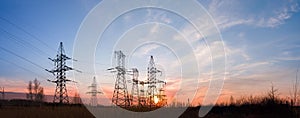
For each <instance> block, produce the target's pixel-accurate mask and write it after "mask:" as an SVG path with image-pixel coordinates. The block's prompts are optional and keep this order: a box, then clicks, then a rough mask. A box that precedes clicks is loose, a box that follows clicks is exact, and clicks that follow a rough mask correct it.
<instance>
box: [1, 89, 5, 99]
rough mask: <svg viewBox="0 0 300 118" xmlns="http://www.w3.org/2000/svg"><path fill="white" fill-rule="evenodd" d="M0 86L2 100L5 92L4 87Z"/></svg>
mask: <svg viewBox="0 0 300 118" xmlns="http://www.w3.org/2000/svg"><path fill="white" fill-rule="evenodd" d="M0 88H1V94H2V98H1V99H2V100H4V95H5V93H4V87H0Z"/></svg>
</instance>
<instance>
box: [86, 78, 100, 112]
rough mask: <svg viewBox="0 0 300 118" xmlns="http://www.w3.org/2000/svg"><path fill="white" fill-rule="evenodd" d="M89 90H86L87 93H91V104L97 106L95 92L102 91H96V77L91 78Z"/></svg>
mask: <svg viewBox="0 0 300 118" xmlns="http://www.w3.org/2000/svg"><path fill="white" fill-rule="evenodd" d="M89 88H91V91H89V92H87V94H91V106H97V105H98V100H97V94H102V92H100V91H98V90H97V89H98V88H97V82H96V77H94V78H93V83H92V84H91V86H89Z"/></svg>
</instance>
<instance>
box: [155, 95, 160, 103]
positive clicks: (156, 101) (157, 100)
mask: <svg viewBox="0 0 300 118" xmlns="http://www.w3.org/2000/svg"><path fill="white" fill-rule="evenodd" d="M158 102H159V99H158V98H157V96H154V103H155V104H157V103H158Z"/></svg>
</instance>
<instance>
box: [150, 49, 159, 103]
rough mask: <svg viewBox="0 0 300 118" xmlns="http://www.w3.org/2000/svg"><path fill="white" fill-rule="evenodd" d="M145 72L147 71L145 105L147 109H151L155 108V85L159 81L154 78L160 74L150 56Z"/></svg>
mask: <svg viewBox="0 0 300 118" xmlns="http://www.w3.org/2000/svg"><path fill="white" fill-rule="evenodd" d="M147 70H148V74H147V75H148V78H147V81H148V83H149V85H148V90H147V97H148V100H147V104H148V106H149V107H153V106H156V105H155V101H154V97H155V96H156V95H157V94H158V93H157V87H156V85H157V83H159V81H158V80H157V78H156V74H157V73H161V71H160V70H158V69H157V68H156V66H155V63H154V59H153V56H152V55H151V56H150V61H149V64H148V68H147Z"/></svg>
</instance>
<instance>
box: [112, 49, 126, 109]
mask: <svg viewBox="0 0 300 118" xmlns="http://www.w3.org/2000/svg"><path fill="white" fill-rule="evenodd" d="M115 58H116V63H117V66H116V67H114V68H110V69H107V70H110V71H111V72H116V74H117V76H116V82H115V89H114V93H113V97H112V103H114V104H115V105H117V106H120V107H129V106H130V98H129V95H128V90H127V84H126V78H125V74H126V69H125V55H124V54H123V52H122V51H115Z"/></svg>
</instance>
